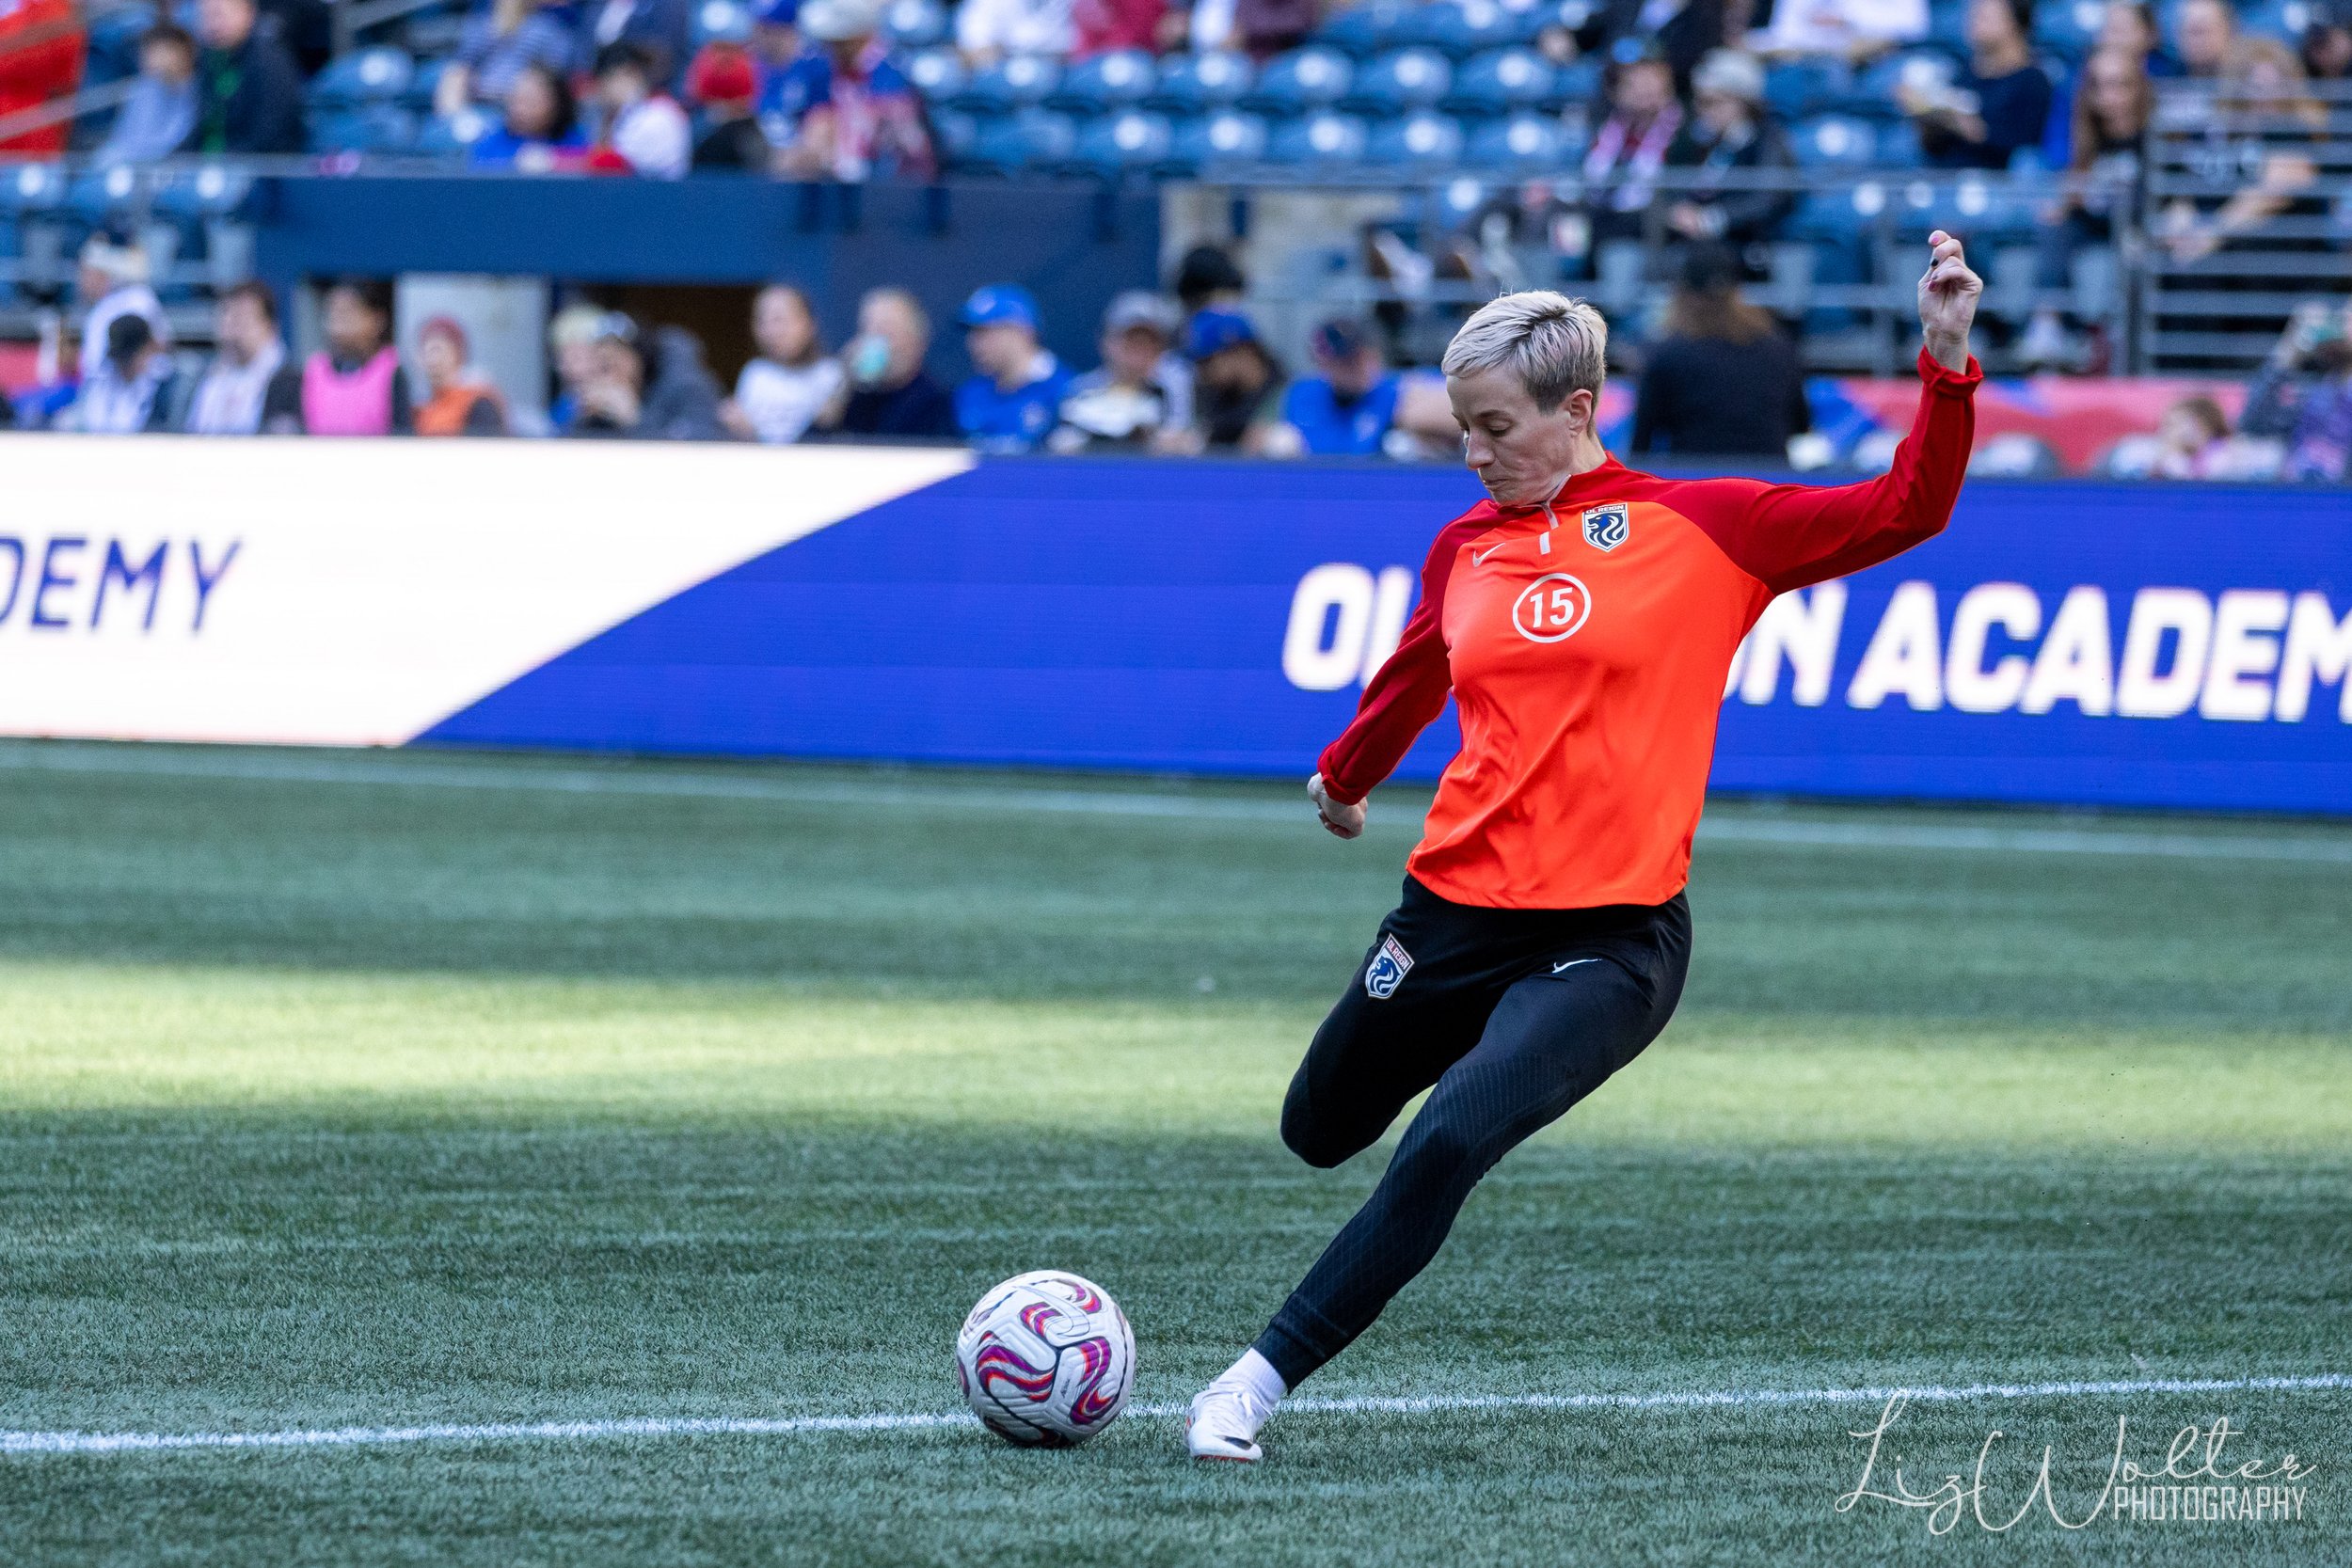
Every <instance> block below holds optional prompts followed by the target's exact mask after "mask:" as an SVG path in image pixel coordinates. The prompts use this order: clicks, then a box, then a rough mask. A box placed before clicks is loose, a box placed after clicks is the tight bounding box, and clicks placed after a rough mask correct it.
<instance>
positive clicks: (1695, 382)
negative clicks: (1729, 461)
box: [1633, 245, 1812, 461]
mask: <svg viewBox="0 0 2352 1568" xmlns="http://www.w3.org/2000/svg"><path fill="white" fill-rule="evenodd" d="M1810 428H1812V420H1811V417H1810V415H1809V414H1808V412H1807V410H1806V407H1805V398H1804V372H1803V371H1802V370H1801V369H1800V368H1799V367H1798V364H1797V353H1796V350H1795V348H1794V347H1792V346H1791V345H1790V343H1789V342H1788V339H1786V338H1784V337H1782V336H1781V335H1780V330H1779V328H1778V327H1776V326H1775V325H1773V324H1772V317H1771V316H1769V315H1767V314H1766V313H1765V312H1764V311H1762V310H1760V309H1757V308H1756V307H1755V306H1753V305H1751V304H1749V303H1748V302H1747V301H1746V300H1743V299H1741V298H1740V263H1739V260H1738V258H1736V257H1734V256H1733V255H1732V254H1731V252H1730V251H1729V250H1728V249H1726V248H1724V246H1722V245H1697V246H1693V247H1692V249H1691V251H1690V252H1689V253H1688V254H1687V255H1686V256H1685V257H1684V258H1683V263H1682V277H1681V279H1680V281H1679V283H1678V284H1677V287H1676V289H1675V293H1674V297H1673V300H1672V302H1671V303H1670V304H1669V305H1668V306H1667V309H1666V335H1665V337H1664V339H1663V340H1662V341H1661V342H1660V343H1659V344H1658V346H1657V347H1656V348H1655V349H1653V350H1652V351H1651V353H1650V356H1649V363H1648V365H1647V367H1646V368H1645V370H1644V371H1643V372H1642V389H1641V393H1640V396H1639V397H1638V398H1637V399H1636V400H1635V404H1634V410H1633V450H1634V451H1637V452H1647V451H1670V452H1674V453H1677V455H1679V454H1683V453H1689V452H1704V453H1707V454H1708V455H1729V454H1738V455H1742V456H1754V457H1770V458H1772V459H1774V460H1775V461H1786V460H1787V458H1788V440H1789V437H1790V436H1798V435H1801V434H1803V433H1804V431H1806V430H1808V429H1810Z"/></svg>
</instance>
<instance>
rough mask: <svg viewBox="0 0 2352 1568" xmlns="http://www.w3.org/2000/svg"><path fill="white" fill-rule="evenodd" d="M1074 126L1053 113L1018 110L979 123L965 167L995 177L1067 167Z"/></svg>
mask: <svg viewBox="0 0 2352 1568" xmlns="http://www.w3.org/2000/svg"><path fill="white" fill-rule="evenodd" d="M1077 146H1078V130H1077V125H1076V123H1075V122H1074V121H1073V120H1072V119H1071V118H1070V117H1069V116H1068V115H1066V114H1062V113H1060V112H1059V111H1058V110H1055V109H1036V108H1030V109H1022V110H1019V111H1017V112H1015V113H1013V114H1009V115H1005V116H1001V117H999V118H997V119H991V120H987V121H985V122H983V123H982V125H981V126H980V129H979V134H978V135H976V136H975V137H974V138H973V141H972V153H971V157H970V158H969V159H968V160H967V164H968V166H972V167H976V168H982V169H988V170H993V171H994V172H996V173H999V174H1018V173H1020V172H1022V171H1023V170H1025V169H1036V168H1045V167H1049V166H1056V165H1061V164H1067V163H1068V162H1069V161H1070V158H1071V155H1072V154H1073V152H1075V151H1076V150H1077Z"/></svg>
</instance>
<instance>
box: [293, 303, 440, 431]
mask: <svg viewBox="0 0 2352 1568" xmlns="http://www.w3.org/2000/svg"><path fill="white" fill-rule="evenodd" d="M323 315H324V317H325V325H326V347H325V348H323V349H321V350H319V352H317V353H316V354H313V355H311V356H310V359H309V360H308V361H306V362H305V363H304V365H303V367H302V428H303V429H304V430H306V431H308V432H309V433H310V434H311V435H313V436H391V435H401V436H405V435H407V434H408V433H409V432H410V431H411V430H412V429H414V428H415V425H414V420H412V418H411V413H410V409H409V404H408V384H407V380H406V378H405V377H404V376H403V375H402V374H401V373H400V351H399V350H398V349H396V348H394V347H393V346H392V341H391V334H392V295H391V291H390V290H389V289H388V288H386V287H385V286H384V285H383V284H381V283H376V282H371V281H367V280H364V279H360V278H345V279H343V280H342V281H341V282H339V283H337V284H335V285H334V287H332V288H330V289H328V290H327V291H326V309H325V311H324V312H323Z"/></svg>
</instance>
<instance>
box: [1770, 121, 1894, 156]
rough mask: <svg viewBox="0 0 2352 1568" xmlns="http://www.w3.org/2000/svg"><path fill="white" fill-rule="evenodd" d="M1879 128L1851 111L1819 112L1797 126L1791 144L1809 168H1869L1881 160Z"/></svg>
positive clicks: (1790, 140) (1792, 134)
mask: <svg viewBox="0 0 2352 1568" xmlns="http://www.w3.org/2000/svg"><path fill="white" fill-rule="evenodd" d="M1878 144H1879V130H1878V127H1877V126H1875V125H1873V124H1871V123H1870V122H1869V121H1868V120H1867V119H1855V118H1854V117H1853V116H1851V115H1842V114H1836V115H1818V116H1816V117H1814V118H1813V119H1808V120H1804V121H1802V122H1800V123H1799V124H1798V125H1797V126H1795V127H1794V129H1793V131H1792V133H1791V135H1790V136H1789V145H1790V147H1791V148H1792V150H1794V151H1795V153H1796V157H1797V162H1798V164H1799V165H1800V166H1804V167H1806V168H1867V167H1869V166H1871V165H1873V164H1875V163H1876V162H1877V161H1878V156H1879V148H1878Z"/></svg>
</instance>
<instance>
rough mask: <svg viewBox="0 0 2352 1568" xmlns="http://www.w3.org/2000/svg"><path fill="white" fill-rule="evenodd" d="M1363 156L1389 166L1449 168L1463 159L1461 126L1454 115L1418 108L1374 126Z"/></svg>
mask: <svg viewBox="0 0 2352 1568" xmlns="http://www.w3.org/2000/svg"><path fill="white" fill-rule="evenodd" d="M1364 158H1365V161H1366V162H1368V163H1375V164H1379V165H1381V166H1384V167H1390V168H1434V167H1449V168H1450V167H1452V166H1455V165H1457V164H1459V163H1460V162H1461V161H1462V127H1461V125H1460V124H1459V123H1458V122H1457V121H1455V119H1454V117H1453V116H1451V115H1441V114H1436V113H1432V112H1431V111H1429V110H1427V109H1422V110H1418V111H1416V112H1414V113H1412V114H1409V115H1406V117H1405V118H1404V119H1391V120H1388V121H1385V122H1383V123H1382V124H1381V125H1380V126H1379V127H1378V128H1377V129H1375V131H1374V132H1373V134H1372V137H1371V140H1370V141H1368V142H1367V143H1366V144H1365V147H1364Z"/></svg>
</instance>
